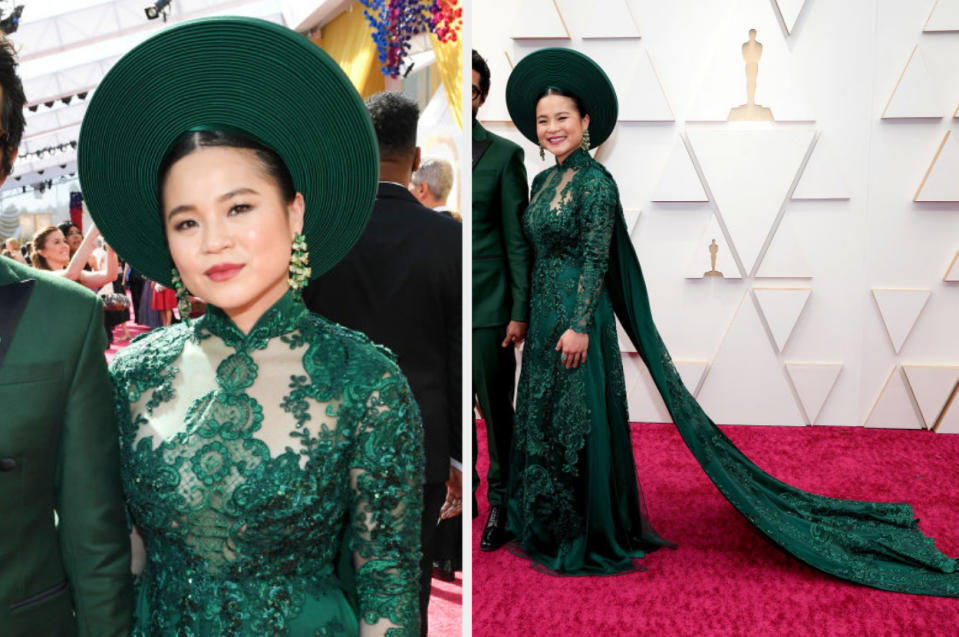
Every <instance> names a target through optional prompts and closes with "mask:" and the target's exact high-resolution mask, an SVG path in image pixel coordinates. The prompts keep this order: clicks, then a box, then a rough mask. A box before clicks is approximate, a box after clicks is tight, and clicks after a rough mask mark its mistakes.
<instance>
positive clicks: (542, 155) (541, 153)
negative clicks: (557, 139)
mask: <svg viewBox="0 0 959 637" xmlns="http://www.w3.org/2000/svg"><path fill="white" fill-rule="evenodd" d="M539 158H540V159H541V160H542V161H546V149H545V148H543V147H542V146H540V147H539Z"/></svg>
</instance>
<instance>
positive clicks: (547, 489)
mask: <svg viewBox="0 0 959 637" xmlns="http://www.w3.org/2000/svg"><path fill="white" fill-rule="evenodd" d="M618 200H619V199H618V193H617V190H616V184H615V183H614V182H613V180H612V179H610V178H609V177H608V176H607V175H606V174H605V173H604V172H603V171H602V170H601V169H599V167H598V164H596V162H595V161H594V160H593V159H591V158H590V157H589V155H587V154H586V153H585V152H584V151H582V150H577V151H575V152H574V153H572V154H571V155H569V156H568V157H567V158H566V160H565V161H564V162H563V163H562V164H559V163H557V164H556V165H555V166H553V167H551V168H549V169H547V170H545V171H543V172H541V173H540V174H538V175H537V176H536V178H535V179H534V180H533V188H532V196H531V200H530V205H529V207H528V208H527V210H526V212H525V213H524V214H523V218H522V222H523V230H524V232H525V234H526V236H527V239H528V240H529V242H530V245H531V246H532V248H533V256H534V258H533V270H532V279H531V283H530V324H529V330H528V332H527V340H526V345H525V346H524V349H523V367H522V372H521V375H520V381H519V387H518V394H517V403H516V405H517V408H516V425H515V430H514V436H513V437H514V445H515V446H516V447H517V449H518V452H519V453H518V455H516V456H514V460H515V461H514V466H512V467H511V471H513V472H514V476H513V478H512V479H511V485H512V486H511V500H512V507H513V508H512V509H511V510H510V525H511V528H512V530H513V531H514V533H515V534H516V536H517V539H518V541H519V544H520V546H521V547H522V548H523V550H524V551H525V552H526V553H527V554H528V555H530V556H531V557H534V559H535V558H537V556H538V557H539V558H543V557H544V556H547V557H545V559H538V561H540V562H541V563H544V564H546V565H547V566H548V567H549V568H552V569H555V570H559V571H562V572H567V573H578V574H585V573H587V572H590V570H591V567H590V566H589V562H590V558H589V556H588V555H586V554H588V553H590V552H591V551H592V549H591V548H590V547H588V546H587V547H586V548H583V547H584V545H588V542H586V541H585V538H586V537H587V536H588V535H589V534H590V533H591V532H592V531H591V529H590V528H589V524H590V521H589V520H588V519H587V518H588V516H589V512H588V510H587V509H588V507H589V504H588V503H589V501H590V500H592V501H594V502H596V501H599V500H600V499H602V498H605V497H608V490H607V492H606V493H602V494H600V493H598V492H595V491H593V492H592V493H589V492H588V489H587V488H586V486H585V482H586V481H587V480H588V479H589V478H588V475H587V474H588V473H589V465H590V460H589V458H592V457H593V456H588V457H587V455H588V454H587V451H588V450H587V447H588V445H589V444H590V440H594V439H595V438H596V436H608V435H609V434H608V432H609V431H611V430H615V431H616V434H617V435H618V434H624V435H626V436H627V437H628V423H627V417H626V409H627V408H626V384H625V378H624V376H623V366H622V359H621V357H620V353H619V347H618V344H617V336H616V323H615V320H614V318H613V312H612V306H611V304H610V300H609V296H608V293H607V291H606V288H605V286H604V277H605V274H606V269H607V266H608V261H609V245H610V239H611V237H612V233H613V227H614V221H615V216H616V210H617V208H616V206H617V203H618ZM568 329H572V330H574V331H576V332H580V333H585V334H587V335H588V336H589V350H588V352H587V362H586V363H585V364H582V365H580V366H579V367H578V368H576V369H566V367H565V366H564V364H563V362H562V360H561V358H560V353H559V352H558V351H556V345H557V343H558V341H559V339H560V337H561V336H562V335H563V333H564V332H565V331H566V330H568ZM608 444H609V443H608V442H606V443H599V444H598V445H597V446H596V449H594V451H599V450H601V449H608ZM601 453H606V452H601ZM620 464H621V465H622V466H621V467H619V469H621V471H622V473H623V475H627V476H629V478H628V479H629V480H631V481H632V482H633V483H634V484H635V468H634V465H633V462H632V458H631V457H624V458H622V459H621V463H620ZM602 470H603V471H605V472H606V473H607V474H608V473H609V472H610V471H612V470H613V468H612V467H611V466H610V464H609V460H608V459H607V461H606V465H605V467H604V468H603V469H602ZM632 498H633V502H634V504H635V503H636V502H637V501H638V498H639V496H638V495H634V496H632ZM630 506H632V505H630ZM634 514H635V515H634ZM639 517H641V515H640V514H639V513H638V512H637V511H635V510H632V509H631V510H629V511H625V512H624V513H623V515H622V519H623V520H631V519H638V518H639ZM623 523H624V524H627V525H629V524H631V522H623ZM633 526H634V527H635V529H636V532H637V534H638V533H639V532H640V527H641V526H642V524H641V523H639V522H637V523H636V524H634V525H633ZM623 535H626V533H624V534H623ZM647 540H649V541H647ZM584 543H585V544H584ZM625 544H628V542H625ZM650 544H656V545H661V544H665V541H661V538H658V536H655V537H654V536H653V535H649V537H645V538H643V540H641V541H640V540H637V541H636V542H635V547H636V548H637V549H638V547H639V546H640V545H645V546H646V548H650V546H649V545H650ZM577 552H579V553H581V554H582V555H579V556H578V555H577ZM613 552H614V553H615V552H616V551H613ZM640 554H641V553H640V552H639V551H638V550H637V551H633V552H631V551H630V549H629V548H624V550H623V551H622V552H621V553H619V554H617V555H615V556H613V557H611V556H610V555H609V554H607V555H606V556H604V557H603V558H601V559H596V560H595V561H594V562H600V561H605V562H606V564H607V566H609V567H610V568H613V569H614V570H626V569H630V568H632V567H633V564H632V562H631V557H635V556H638V555H640ZM614 565H615V566H614Z"/></svg>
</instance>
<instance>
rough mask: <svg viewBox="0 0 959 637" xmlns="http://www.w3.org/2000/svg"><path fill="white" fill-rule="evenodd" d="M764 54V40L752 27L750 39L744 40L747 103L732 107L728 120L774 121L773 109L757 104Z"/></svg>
mask: <svg viewBox="0 0 959 637" xmlns="http://www.w3.org/2000/svg"><path fill="white" fill-rule="evenodd" d="M762 56H763V45H762V42H757V41H756V29H750V30H749V40H747V41H746V42H743V60H744V61H745V62H746V103H745V104H742V105H741V106H736V107H734V108H732V109H730V111H729V117H728V118H727V119H728V121H730V122H771V121H773V112H772V110H770V109H769V108H767V107H765V106H760V105H758V104H756V79H757V78H758V77H759V59H760V58H762Z"/></svg>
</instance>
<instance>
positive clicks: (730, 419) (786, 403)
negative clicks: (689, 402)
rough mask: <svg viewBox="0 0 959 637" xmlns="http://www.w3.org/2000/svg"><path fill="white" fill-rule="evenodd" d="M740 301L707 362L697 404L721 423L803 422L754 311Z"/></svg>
mask: <svg viewBox="0 0 959 637" xmlns="http://www.w3.org/2000/svg"><path fill="white" fill-rule="evenodd" d="M743 299H744V300H743V302H742V303H741V304H740V306H739V311H738V312H737V313H736V316H735V318H733V320H732V323H731V324H730V326H729V329H728V331H727V332H726V335H725V337H724V338H723V342H722V344H721V345H720V347H719V351H718V353H717V354H716V357H715V358H714V359H713V361H712V362H711V363H710V365H709V373H708V374H707V375H706V379H705V381H703V386H702V388H701V389H700V390H699V403H700V404H701V405H702V406H703V409H705V410H706V413H707V414H709V416H710V418H712V420H713V421H714V422H716V423H720V424H739V425H803V424H805V420H804V419H803V416H802V413H801V412H800V409H799V405H798V403H797V402H796V398H795V396H794V394H793V391H792V389H791V388H790V386H789V381H788V380H787V379H786V374H785V370H784V369H783V366H782V364H781V363H780V362H779V358H778V356H777V355H776V352H775V350H774V348H773V347H772V346H771V345H770V344H769V341H768V339H767V338H766V337H765V336H764V335H763V324H762V319H760V318H759V312H758V311H757V309H756V306H755V304H754V303H752V302H751V301H748V300H745V299H746V297H743Z"/></svg>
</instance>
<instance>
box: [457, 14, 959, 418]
mask: <svg viewBox="0 0 959 637" xmlns="http://www.w3.org/2000/svg"><path fill="white" fill-rule="evenodd" d="M934 7H935V11H934V10H933V9H934ZM797 8H798V14H797ZM797 15H798V17H797ZM784 16H785V17H784ZM930 16H932V18H930ZM927 22H928V24H929V26H928V27H927V26H926V25H927ZM633 27H635V29H634V28H633ZM787 27H788V28H787ZM924 27H925V28H929V29H933V28H938V29H950V30H946V31H937V32H933V31H931V30H930V31H924ZM750 28H756V29H757V31H758V36H757V39H758V40H759V41H760V42H761V43H762V44H763V56H762V60H761V61H760V63H759V76H758V87H757V92H756V102H757V103H758V104H761V105H763V106H766V107H768V108H770V109H771V110H772V114H773V116H774V117H775V119H776V121H774V122H727V121H725V120H726V117H727V114H728V113H729V110H730V108H732V107H735V106H739V105H740V104H743V103H745V102H746V88H745V84H746V82H745V73H744V62H743V59H742V55H741V50H740V47H741V45H742V43H743V42H745V41H746V40H747V32H748V30H749V29H750ZM566 33H568V37H565V36H566ZM631 33H633V34H635V33H638V35H639V37H622V36H624V35H629V34H631ZM602 35H615V36H619V37H614V38H603V37H584V36H602ZM529 36H549V37H529ZM556 36H559V37H556ZM473 46H474V47H475V48H476V49H477V50H479V51H480V52H481V53H482V54H483V55H484V56H485V57H486V58H487V59H488V60H489V63H490V67H491V70H492V75H493V77H492V87H491V94H490V96H489V98H488V100H487V103H486V105H484V107H483V108H482V109H481V110H480V119H481V121H483V123H484V124H485V125H486V126H487V127H488V128H489V129H490V130H492V131H493V132H496V133H498V134H501V135H504V136H506V137H509V138H510V139H513V140H515V141H517V142H518V143H520V144H521V145H522V146H523V148H524V149H525V151H526V163H527V170H528V171H529V177H530V180H532V178H533V176H534V175H535V174H536V172H538V171H540V170H542V169H543V168H545V167H546V166H547V164H546V163H545V162H542V161H541V160H540V159H539V156H538V152H537V148H536V146H535V145H534V144H532V143H530V142H529V141H527V140H525V139H524V138H522V136H521V135H519V133H518V132H517V131H516V129H515V128H514V127H513V126H512V124H511V123H509V122H508V114H507V112H506V108H505V101H504V98H503V91H504V87H505V85H506V78H507V76H508V73H509V69H510V64H511V63H515V62H516V61H518V60H519V59H521V58H522V57H523V56H524V55H526V54H528V53H529V52H531V51H533V50H536V49H538V48H541V47H544V46H563V47H573V48H576V49H578V50H580V51H582V52H584V53H586V54H587V55H590V56H591V57H593V58H594V59H596V60H597V61H600V62H601V64H602V65H603V67H604V68H605V69H606V71H607V74H609V75H610V77H611V79H612V80H613V81H614V83H615V84H616V87H617V92H618V94H619V96H620V122H619V124H618V126H617V129H616V132H615V133H614V135H613V137H612V138H611V139H610V140H609V141H607V142H606V143H605V144H604V145H603V146H602V147H601V148H599V149H598V151H597V153H598V154H597V158H598V159H599V160H600V161H602V162H603V163H604V164H605V165H606V166H607V167H608V168H609V169H610V170H611V171H612V173H613V175H614V176H615V177H616V180H617V183H618V185H619V188H620V194H621V197H622V201H623V206H624V208H625V209H626V211H627V215H626V216H627V221H628V222H629V223H633V224H634V225H633V227H632V238H633V242H634V244H635V246H636V249H637V252H638V254H639V256H640V260H641V262H642V264H643V267H644V270H645V275H646V279H647V283H648V286H649V290H650V295H651V302H652V307H653V315H654V318H655V319H656V322H657V324H658V326H659V329H660V332H661V333H662V335H663V338H664V340H665V342H666V345H667V346H668V348H669V350H670V352H671V353H672V356H673V359H674V360H676V361H678V362H680V365H679V367H680V370H681V371H682V372H683V373H684V375H685V376H686V377H687V379H688V384H689V385H690V388H691V389H693V390H696V393H697V396H698V398H699V400H700V401H701V402H702V404H703V406H704V407H705V408H706V410H707V412H708V413H710V414H711V415H712V416H713V418H714V420H716V421H717V422H719V423H730V424H780V425H801V424H820V425H847V426H848V425H866V426H878V427H897V428H922V427H926V428H931V427H932V426H933V425H935V424H936V423H937V422H938V428H937V431H939V432H940V433H946V432H959V398H957V397H955V394H956V382H957V380H959V281H946V280H944V279H945V278H947V276H946V273H947V270H948V269H949V266H950V264H951V263H952V262H953V259H954V258H955V257H956V254H957V251H959V203H957V201H959V150H956V149H957V147H959V118H955V117H954V116H953V115H954V113H955V112H956V110H957V107H959V72H957V71H959V0H938V4H937V3H936V1H935V0H923V1H916V2H912V1H910V2H904V1H901V0H846V1H843V2H826V1H824V0H805V2H802V0H778V1H777V0H741V1H739V2H712V1H708V0H698V1H697V0H676V1H674V2H669V3H664V2H659V1H656V0H603V1H597V2H581V1H580V0H555V1H554V0H522V1H521V2H512V1H507V0H482V1H479V2H476V3H474V7H473ZM914 49H917V50H916V51H915V52H914ZM907 63H908V64H909V68H908V69H906V72H905V73H904V72H903V70H904V68H906V66H907ZM900 76H902V78H901V79H900ZM894 93H895V96H894V95H893V94H894ZM884 113H885V118H884V117H883V115H884ZM627 119H628V120H630V121H626V120H627ZM949 131H952V132H951V134H950V138H953V139H951V140H947V145H946V147H945V148H944V149H943V151H942V152H940V153H939V159H940V162H941V163H940V164H939V166H937V167H936V168H934V169H933V173H934V174H933V176H931V177H930V178H929V179H928V180H927V188H926V190H925V191H924V192H923V193H920V196H919V197H918V199H923V198H925V199H939V200H940V201H939V202H937V203H930V202H925V201H914V197H916V194H917V190H918V189H919V186H920V184H921V183H922V182H923V179H924V176H925V175H926V173H927V171H928V170H929V169H930V165H931V164H932V163H933V161H934V159H935V158H936V156H937V151H938V150H939V148H940V145H941V144H942V141H943V138H944V136H945V135H946V134H947V132H949ZM951 144H956V145H957V146H952V145H951ZM687 149H688V150H687ZM953 151H956V152H954V153H953ZM548 158H549V161H552V158H551V156H548ZM700 184H702V185H700ZM697 192H698V193H701V194H700V195H697ZM703 195H704V196H703ZM801 197H802V198H801ZM664 199H665V200H664ZM677 199H679V200H685V201H675V200H677ZM942 200H945V201H942ZM717 235H718V236H717ZM713 238H716V239H717V242H718V243H719V245H720V253H719V259H718V264H717V269H718V270H720V271H723V272H724V274H725V275H726V276H725V277H724V278H702V276H701V275H702V272H703V271H705V270H708V269H709V266H710V264H709V253H708V251H707V245H708V244H709V242H710V240H711V239H713ZM734 254H735V255H736V256H738V262H739V263H742V265H743V268H742V272H738V270H740V268H739V263H737V260H736V258H735V257H734ZM754 263H755V267H754ZM763 274H772V275H775V278H772V277H766V276H761V275H763ZM690 275H694V276H697V277H698V278H687V277H688V276H690ZM733 277H738V278H733ZM952 278H954V279H959V268H956V269H955V270H954V273H953V276H952ZM770 288H772V289H773V290H772V291H766V289H770ZM880 303H882V304H883V306H882V307H883V310H882V311H880ZM797 312H798V318H797ZM777 339H778V340H777ZM621 340H622V339H621ZM897 346H898V347H897ZM627 349H629V348H626V347H624V353H623V358H624V360H623V362H624V367H625V369H626V374H627V384H628V387H627V389H628V392H629V403H630V416H631V418H632V419H634V420H640V421H668V420H669V416H668V414H667V413H666V411H665V408H664V407H663V404H662V402H661V401H660V400H659V398H658V396H657V394H656V391H655V388H654V386H653V385H652V382H651V380H650V379H649V378H648V376H647V375H646V372H645V369H644V368H643V366H642V363H641V362H640V361H639V359H638V357H637V355H636V354H635V353H631V352H628V351H626V350H627ZM897 350H898V351H897ZM837 372H838V373H837ZM833 380H834V382H833ZM950 397H952V400H951V402H950ZM820 407H821V408H820Z"/></svg>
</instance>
